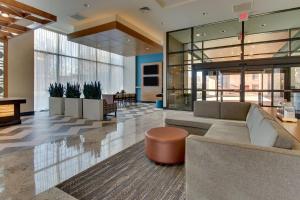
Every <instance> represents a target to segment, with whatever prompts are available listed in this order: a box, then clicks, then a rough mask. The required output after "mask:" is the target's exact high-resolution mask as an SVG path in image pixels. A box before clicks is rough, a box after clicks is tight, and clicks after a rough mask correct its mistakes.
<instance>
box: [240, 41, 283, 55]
mask: <svg viewBox="0 0 300 200" xmlns="http://www.w3.org/2000/svg"><path fill="white" fill-rule="evenodd" d="M286 45H287V42H274V43H263V44H247V45H245V59H258V58H272V57H282V56H288V52H286V51H288V50H286V49H285V47H286ZM287 47H288V46H287Z"/></svg>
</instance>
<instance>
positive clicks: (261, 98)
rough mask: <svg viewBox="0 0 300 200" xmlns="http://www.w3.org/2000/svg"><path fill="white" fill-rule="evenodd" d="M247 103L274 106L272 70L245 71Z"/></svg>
mask: <svg viewBox="0 0 300 200" xmlns="http://www.w3.org/2000/svg"><path fill="white" fill-rule="evenodd" d="M244 90H245V101H246V102H251V103H256V104H259V105H261V106H271V105H272V98H273V96H272V68H265V69H260V68H258V69H253V68H252V69H246V70H245V86H244Z"/></svg>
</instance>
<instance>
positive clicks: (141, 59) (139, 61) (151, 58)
mask: <svg viewBox="0 0 300 200" xmlns="http://www.w3.org/2000/svg"><path fill="white" fill-rule="evenodd" d="M163 57H164V56H163V53H158V54H148V55H142V56H137V57H136V95H137V101H139V102H140V101H141V97H142V91H141V84H142V65H143V64H144V63H152V62H163Z"/></svg>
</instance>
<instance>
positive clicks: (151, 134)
mask: <svg viewBox="0 0 300 200" xmlns="http://www.w3.org/2000/svg"><path fill="white" fill-rule="evenodd" d="M187 136H188V132H187V131H185V130H183V129H180V128H175V127H159V128H153V129H150V130H149V131H147V132H146V134H145V152H146V155H147V157H148V158H149V159H150V160H152V161H154V162H156V163H161V164H180V163H183V162H184V154H185V138H186V137H187Z"/></svg>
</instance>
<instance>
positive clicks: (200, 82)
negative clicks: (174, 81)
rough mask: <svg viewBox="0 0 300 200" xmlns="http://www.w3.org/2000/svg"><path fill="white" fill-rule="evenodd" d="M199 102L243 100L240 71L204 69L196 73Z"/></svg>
mask: <svg viewBox="0 0 300 200" xmlns="http://www.w3.org/2000/svg"><path fill="white" fill-rule="evenodd" d="M195 76H196V78H195V79H194V80H195V81H196V84H195V91H196V95H195V96H196V98H195V99H196V100H197V101H202V100H203V101H204V100H205V101H227V102H239V101H240V100H241V97H240V94H241V90H240V88H241V72H240V70H238V69H226V70H218V69H203V70H199V71H197V72H196V73H195Z"/></svg>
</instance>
